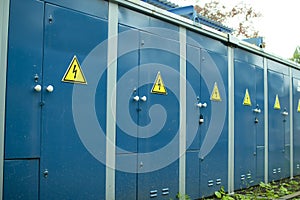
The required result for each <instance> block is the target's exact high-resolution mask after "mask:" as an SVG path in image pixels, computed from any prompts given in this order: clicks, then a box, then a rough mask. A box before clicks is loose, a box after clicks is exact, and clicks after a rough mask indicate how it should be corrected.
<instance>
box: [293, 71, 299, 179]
mask: <svg viewBox="0 0 300 200" xmlns="http://www.w3.org/2000/svg"><path fill="white" fill-rule="evenodd" d="M293 124H294V127H293V128H294V137H293V140H294V142H293V143H294V175H295V176H296V175H300V79H299V77H298V74H297V77H294V78H293Z"/></svg>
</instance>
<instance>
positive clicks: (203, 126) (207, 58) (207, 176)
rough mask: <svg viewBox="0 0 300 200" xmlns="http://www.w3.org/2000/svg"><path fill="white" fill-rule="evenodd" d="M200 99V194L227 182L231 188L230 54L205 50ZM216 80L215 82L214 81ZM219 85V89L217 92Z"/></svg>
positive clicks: (203, 51)
mask: <svg viewBox="0 0 300 200" xmlns="http://www.w3.org/2000/svg"><path fill="white" fill-rule="evenodd" d="M200 68H201V69H200V70H201V84H200V85H201V94H200V100H201V101H200V103H201V102H202V101H204V103H205V102H207V104H208V105H207V107H206V108H202V109H201V108H200V112H201V114H200V118H201V115H203V118H204V122H203V123H200V132H201V134H200V142H201V147H200V151H199V159H200V194H201V196H203V195H205V196H207V195H209V194H212V193H213V192H214V191H216V190H219V189H220V187H221V186H223V187H224V188H225V190H226V188H227V180H228V176H227V174H228V173H227V172H228V128H227V89H226V88H227V82H228V81H227V73H228V68H227V57H226V56H224V55H222V54H219V53H216V52H211V51H208V50H204V49H202V50H201V65H200ZM212 83H213V84H212ZM216 87H217V88H218V91H219V97H220V99H219V98H218V95H217V96H215V93H216Z"/></svg>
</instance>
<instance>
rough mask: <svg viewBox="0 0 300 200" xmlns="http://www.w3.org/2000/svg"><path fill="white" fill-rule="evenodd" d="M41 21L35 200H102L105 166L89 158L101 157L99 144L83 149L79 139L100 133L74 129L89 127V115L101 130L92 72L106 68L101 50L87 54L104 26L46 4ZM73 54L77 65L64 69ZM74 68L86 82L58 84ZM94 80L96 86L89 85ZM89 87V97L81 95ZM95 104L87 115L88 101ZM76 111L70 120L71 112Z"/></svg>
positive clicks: (102, 102) (101, 104)
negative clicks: (38, 158) (39, 134)
mask: <svg viewBox="0 0 300 200" xmlns="http://www.w3.org/2000/svg"><path fill="white" fill-rule="evenodd" d="M44 23H45V31H44V63H43V85H44V87H43V93H42V95H43V98H42V99H43V100H42V120H41V121H42V137H41V163H40V199H87V198H88V199H104V198H105V166H104V164H102V163H101V162H100V161H99V160H98V159H95V156H93V155H92V154H93V153H94V154H104V156H105V145H101V143H100V142H101V141H97V142H99V143H98V145H94V146H93V148H92V149H89V151H88V150H87V148H86V145H88V144H87V143H84V141H82V140H81V139H82V137H83V136H85V137H92V135H97V134H101V133H99V132H97V129H90V130H89V131H85V132H84V133H82V130H81V129H78V127H79V125H83V126H84V127H90V126H92V123H93V120H91V119H92V118H93V117H94V114H95V115H96V117H97V119H98V120H99V123H100V125H101V127H102V128H103V129H104V131H105V117H106V93H104V92H103V91H105V89H106V75H103V76H101V75H102V74H98V73H96V72H97V69H103V68H106V63H105V62H106V49H104V50H103V51H102V52H96V53H95V52H94V53H92V50H93V49H94V48H95V47H96V46H97V45H99V44H100V43H101V42H102V41H104V40H106V39H107V22H106V21H105V20H102V19H99V18H96V17H92V16H88V15H86V14H83V13H80V12H76V11H72V10H68V9H65V8H61V7H57V6H54V5H50V4H46V6H45V22H44ZM75 56H76V58H77V63H75V65H74V68H72V69H70V70H71V71H70V70H68V68H69V66H71V61H73V59H74V58H75ZM103 61H104V63H103ZM87 63H89V64H90V65H89V66H86V64H87ZM79 65H81V73H82V74H84V75H86V76H85V78H86V82H87V83H86V84H81V85H80V84H78V83H77V82H76V81H74V82H72V80H71V81H69V82H64V81H63V80H62V79H63V77H64V75H65V74H67V73H68V72H70V73H71V76H74V80H75V78H76V76H77V75H78V73H80V71H79V70H80V68H79ZM93 72H94V73H93ZM82 74H81V75H82ZM96 78H99V82H95V81H94V80H95V79H96ZM75 88H76V89H77V90H80V91H81V92H82V93H81V95H79V97H80V99H81V101H78V98H79V97H77V98H76V96H74V93H72V92H73V90H74V89H75ZM94 88H96V89H95V91H94V92H95V95H86V94H89V92H90V91H91V90H93V89H94ZM74 101H75V102H77V104H76V103H74ZM95 101H96V102H97V103H96V104H95V105H93V109H92V110H94V111H95V113H93V112H90V109H88V108H89V106H90V103H88V102H95ZM85 108H86V109H85ZM78 109H79V110H78ZM78 112H79V113H80V116H79V117H78V116H77V118H76V116H75V115H74V113H78ZM78 119H80V120H79V121H78ZM103 124H104V125H103ZM95 132H96V133H95Z"/></svg>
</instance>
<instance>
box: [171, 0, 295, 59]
mask: <svg viewBox="0 0 300 200" xmlns="http://www.w3.org/2000/svg"><path fill="white" fill-rule="evenodd" d="M171 1H172V2H176V3H177V4H179V5H181V4H183V5H191V4H195V1H196V0H185V1H184V0H171ZM209 1H210V0H199V1H198V4H200V5H203V4H204V3H206V2H209ZM241 1H242V2H245V3H247V4H250V5H253V7H254V8H255V9H256V10H257V11H259V12H261V13H262V15H263V16H262V18H261V19H260V20H259V22H257V23H256V24H255V26H256V27H257V29H258V30H259V32H260V35H261V36H263V37H265V41H266V50H267V51H269V52H272V53H274V54H276V55H278V56H281V57H283V58H290V57H292V56H293V53H294V50H295V48H296V46H298V45H300V0H285V1H274V0H273V1H271V0H240V1H238V0H220V2H221V3H223V4H225V5H233V4H237V3H238V2H241Z"/></svg>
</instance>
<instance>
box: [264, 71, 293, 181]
mask: <svg viewBox="0 0 300 200" xmlns="http://www.w3.org/2000/svg"><path fill="white" fill-rule="evenodd" d="M281 69H282V71H284V70H283V69H285V68H284V67H283V66H281ZM268 93H269V180H279V179H281V178H286V177H289V175H290V174H289V171H290V167H289V166H290V164H289V161H290V131H289V113H288V112H289V77H288V76H287V75H285V74H283V73H280V72H277V71H272V70H268Z"/></svg>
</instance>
